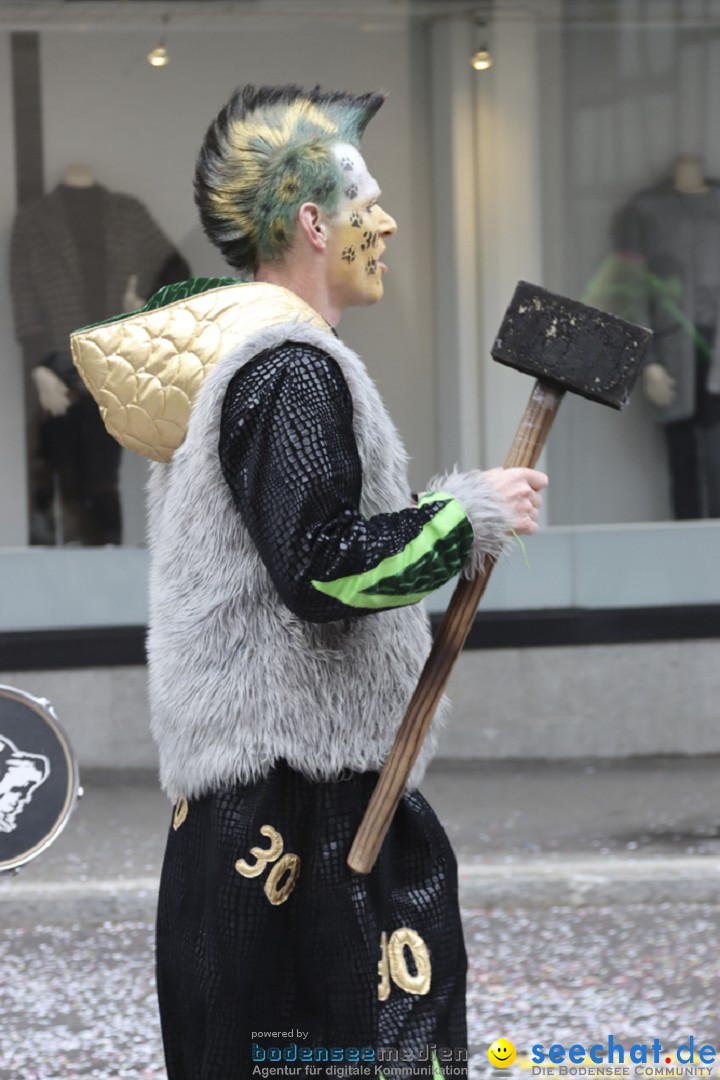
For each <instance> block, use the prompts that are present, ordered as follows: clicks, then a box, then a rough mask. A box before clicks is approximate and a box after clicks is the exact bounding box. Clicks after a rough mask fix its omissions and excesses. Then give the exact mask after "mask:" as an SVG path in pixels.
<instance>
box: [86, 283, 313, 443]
mask: <svg viewBox="0 0 720 1080" xmlns="http://www.w3.org/2000/svg"><path fill="white" fill-rule="evenodd" d="M293 320H300V321H301V322H307V323H311V324H312V325H313V326H318V327H320V328H321V329H323V330H327V331H328V333H329V332H330V328H329V327H328V324H327V323H326V322H325V320H324V319H323V318H322V317H321V316H320V315H318V313H317V312H316V311H314V310H313V308H311V307H310V306H309V305H308V304H306V303H305V301H304V300H301V299H300V297H299V296H296V295H295V294H294V293H292V292H290V291H289V290H288V289H284V288H282V287H281V286H279V285H268V284H266V283H264V282H247V283H241V282H238V284H237V285H224V286H221V287H219V288H214V289H208V290H207V292H202V293H198V294H197V295H195V296H189V297H187V298H185V299H181V300H175V301H173V302H172V303H170V304H167V305H166V306H165V307H160V308H155V309H154V310H152V311H136V312H133V313H131V314H129V315H127V316H126V317H125V318H123V319H118V320H116V321H113V322H110V323H105V324H101V325H99V326H90V327H86V328H84V329H82V330H76V331H75V333H73V334H71V335H70V346H71V349H72V355H73V360H74V362H75V366H76V367H77V369H78V371H79V372H80V375H81V376H82V379H83V381H84V383H85V385H86V387H87V388H88V390H89V391H90V393H91V394H92V396H93V398H94V399H95V401H96V402H97V404H98V406H99V408H100V413H101V414H102V418H103V421H104V423H105V426H106V428H107V429H108V431H109V432H110V434H111V435H112V436H113V438H115V439H117V441H118V442H119V443H120V444H121V445H122V446H125V447H127V449H128V450H133V451H134V452H135V453H136V454H140V455H142V456H143V457H147V458H151V459H152V460H153V461H169V460H170V458H171V457H172V455H173V452H174V451H175V450H176V449H177V448H178V446H180V444H181V443H182V441H183V439H184V438H185V434H186V432H187V426H188V421H189V419H190V409H191V407H192V403H193V400H194V398H195V395H196V394H197V392H198V390H199V388H200V386H201V385H202V382H203V379H205V378H206V377H207V375H209V373H210V372H211V371H212V369H213V367H214V366H215V364H216V363H217V362H218V360H219V359H220V358H221V357H222V356H224V355H225V354H226V353H227V352H228V351H229V350H230V349H232V348H235V347H236V346H237V345H241V344H242V343H243V342H244V341H247V340H248V339H249V338H250V337H251V336H252V335H254V334H256V333H258V332H259V331H261V330H264V329H265V328H267V327H270V326H274V325H275V324H277V323H282V322H291V321H293Z"/></svg>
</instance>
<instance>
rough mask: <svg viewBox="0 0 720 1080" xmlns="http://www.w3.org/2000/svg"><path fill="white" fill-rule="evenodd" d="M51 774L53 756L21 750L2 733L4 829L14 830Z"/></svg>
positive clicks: (0, 816) (0, 815) (0, 822)
mask: <svg viewBox="0 0 720 1080" xmlns="http://www.w3.org/2000/svg"><path fill="white" fill-rule="evenodd" d="M49 776H50V759H49V758H46V757H45V755H44V754H30V753H27V752H26V751H23V750H18V748H17V747H16V746H15V744H14V743H13V742H11V741H10V739H8V738H7V736H5V735H0V832H4V833H9V832H13V830H14V829H15V828H16V827H17V819H18V817H19V816H20V814H21V813H22V812H23V810H24V809H25V807H26V806H27V805H28V803H29V802H30V800H31V799H32V797H33V795H34V793H35V792H36V791H37V789H38V788H39V787H40V786H41V784H44V783H45V781H46V780H47V779H48V777H49Z"/></svg>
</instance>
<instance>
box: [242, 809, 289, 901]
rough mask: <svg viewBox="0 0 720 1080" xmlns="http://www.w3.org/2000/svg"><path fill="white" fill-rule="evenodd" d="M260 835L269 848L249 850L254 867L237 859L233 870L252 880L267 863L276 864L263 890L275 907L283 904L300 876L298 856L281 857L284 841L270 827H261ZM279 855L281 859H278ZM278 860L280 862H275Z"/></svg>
mask: <svg viewBox="0 0 720 1080" xmlns="http://www.w3.org/2000/svg"><path fill="white" fill-rule="evenodd" d="M260 833H261V835H262V836H266V837H267V838H268V839H269V841H270V847H267V848H262V847H254V848H250V854H251V855H254V856H255V863H254V865H252V866H251V865H250V863H248V862H246V861H245V859H238V860H237V862H236V863H235V869H236V870H237V872H238V874H241V875H242V877H246V878H254V877H260V875H261V874H262V872H263V870H264V869H265V867H266V866H267V865H268V864H269V863H273V862H274V863H276V865H275V866H273V868H272V870H271V871H270V873H269V874H268V877H267V881H266V882H265V889H264V892H265V895H266V896H267V898H268V900H269V901H270V903H271V904H272V905H273V906H275V907H276V906H277V905H278V904H284V903H285V901H286V900H287V898H288V897H289V896H290V893H291V892H292V891H293V889H294V888H295V885H296V883H297V879H298V877H299V875H300V856H299V855H293V854H292V853H291V852H287V853H286V854H285V855H282V851H283V847H284V841H283V838H282V836H281V835H280V833H279V832H278V831H277V829H273V827H272V825H263V826H262V828H261V829H260ZM281 855H282V858H280V856H281ZM278 859H279V860H280V861H279V862H276V860H278ZM286 872H287V874H288V876H287V879H286V880H285V884H284V885H280V884H279V882H280V879H281V878H282V877H283V875H284V874H285V873H286Z"/></svg>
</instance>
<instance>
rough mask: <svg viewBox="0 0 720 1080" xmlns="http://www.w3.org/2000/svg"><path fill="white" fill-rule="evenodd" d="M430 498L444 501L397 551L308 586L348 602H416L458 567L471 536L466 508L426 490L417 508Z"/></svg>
mask: <svg viewBox="0 0 720 1080" xmlns="http://www.w3.org/2000/svg"><path fill="white" fill-rule="evenodd" d="M435 502H442V503H443V505H442V506H441V507H440V508H439V510H438V511H437V513H436V514H435V515H434V516H433V517H432V518H431V519H430V521H428V522H426V524H425V525H424V526H423V528H422V529H421V531H420V532H419V533H418V535H417V536H416V537H414V538H413V539H412V540H411V541H410V542H409V543H408V544H406V545H405V547H404V548H403V549H402V551H398V552H396V553H395V554H394V555H389V556H388V557H387V558H386V559H382V561H381V562H379V563H378V565H377V566H374V567H372V569H370V570H366V571H364V572H363V573H361V574H350V575H348V576H347V577H342V578H337V579H335V580H334V581H312V582H311V584H312V586H313V588H315V589H317V590H318V592H321V593H324V594H325V595H326V596H332V597H333V598H334V599H336V600H339V601H340V602H341V603H343V604H345V605H346V606H347V607H355V608H365V609H368V608H370V609H373V608H375V609H380V608H391V607H402V606H405V605H407V604H417V603H419V601H420V600H422V599H423V598H424V597H425V596H427V595H428V594H429V593H431V592H433V590H434V589H437V588H439V586H440V585H442V584H444V582H446V581H449V579H450V578H451V577H453V575H454V574H456V573H457V572H458V571H459V570H460V568H461V567H462V564H463V562H464V561H465V557H466V555H467V553H468V551H469V549H470V545H471V543H472V537H473V532H472V526H471V525H470V522H469V521H468V519H467V516H466V514H465V511H464V510H463V508H462V506H461V505H460V503H459V502H458V501H457V500H456V499H455V498H453V496H452V495H448V494H447V492H444V491H439V492H426V493H425V495H423V497H422V498H421V499H420V501H419V503H418V507H422V506H425V505H426V504H427V503H435Z"/></svg>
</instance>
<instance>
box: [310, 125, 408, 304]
mask: <svg viewBox="0 0 720 1080" xmlns="http://www.w3.org/2000/svg"><path fill="white" fill-rule="evenodd" d="M333 152H334V153H335V155H336V157H337V159H338V162H339V164H340V167H341V169H342V170H343V177H344V179H345V181H346V183H345V186H344V197H343V199H342V201H341V204H340V207H339V208H338V211H337V213H336V214H335V215H333V217H331V218H328V219H327V230H328V231H327V240H328V242H327V249H326V252H327V267H328V282H329V286H330V290H331V292H332V295H333V299H334V300H335V301H336V302H337V303H338V304H339V305H340V307H341V308H345V307H353V306H357V305H364V304H374V303H376V301H378V300H380V299H381V297H382V295H383V282H382V279H383V274H384V273H385V272H386V270H387V267H386V266H385V264H384V263H383V262H380V257H381V256H382V254H383V252H384V251H385V242H386V240H387V238H388V237H390V236H392V235H393V233H395V231H396V230H397V225H396V223H395V221H394V220H393V219H392V218H391V217H390V215H389V214H387V213H386V212H385V211H384V210H383V209H382V207H381V206H380V204H379V202H378V199H379V197H380V188H379V187H378V185H377V182H376V181H375V180H374V179H373V178H372V176H371V175H370V173H369V172H368V168H367V165H366V164H365V162H364V160H363V158H362V156H361V155H360V154H359V153H358V151H357V150H356V149H355V148H354V147H353V146H350V145H347V144H340V145H339V146H336V147H335V149H334V151H333Z"/></svg>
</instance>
